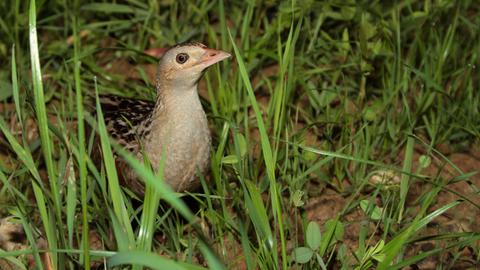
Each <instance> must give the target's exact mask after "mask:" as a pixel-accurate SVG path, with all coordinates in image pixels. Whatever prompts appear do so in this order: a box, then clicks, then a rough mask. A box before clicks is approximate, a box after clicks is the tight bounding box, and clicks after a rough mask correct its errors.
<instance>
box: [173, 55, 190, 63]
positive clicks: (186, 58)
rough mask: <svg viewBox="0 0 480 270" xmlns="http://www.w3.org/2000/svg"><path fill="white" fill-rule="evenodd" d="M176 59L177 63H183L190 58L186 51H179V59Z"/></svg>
mask: <svg viewBox="0 0 480 270" xmlns="http://www.w3.org/2000/svg"><path fill="white" fill-rule="evenodd" d="M176 60H177V63H179V64H183V63H185V62H187V60H188V54H186V53H179V54H177V59H176Z"/></svg>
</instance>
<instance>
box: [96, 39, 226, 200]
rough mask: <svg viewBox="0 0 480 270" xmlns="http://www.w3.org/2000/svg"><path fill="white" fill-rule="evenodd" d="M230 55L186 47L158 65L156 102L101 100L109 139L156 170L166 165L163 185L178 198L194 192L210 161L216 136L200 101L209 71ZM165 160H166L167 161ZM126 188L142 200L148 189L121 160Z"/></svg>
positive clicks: (192, 45)
mask: <svg viewBox="0 0 480 270" xmlns="http://www.w3.org/2000/svg"><path fill="white" fill-rule="evenodd" d="M230 57H231V54H230V53H228V52H225V51H221V50H216V49H210V48H208V47H207V46H205V45H204V44H202V43H198V42H187V43H181V44H177V45H175V46H172V47H171V48H169V49H168V50H166V51H165V53H164V54H163V56H162V57H161V59H160V60H159V63H158V68H157V74H156V83H155V88H156V98H155V101H146V100H139V99H132V98H124V97H120V96H113V95H101V96H100V97H99V102H100V105H101V109H102V113H103V115H104V121H105V126H106V129H107V132H108V134H109V135H110V136H111V137H112V138H113V139H114V140H116V141H117V143H118V144H119V145H121V146H122V147H123V148H124V149H126V150H128V151H130V152H131V153H132V154H133V155H134V156H136V158H137V159H139V160H144V155H146V157H148V160H149V162H150V164H151V166H152V168H153V169H154V171H156V170H158V166H159V164H160V162H163V166H164V167H163V168H164V169H163V179H164V181H165V182H166V183H167V184H168V185H169V186H170V187H171V188H172V190H173V191H175V192H185V191H193V190H195V189H196V188H198V186H199V184H200V181H199V179H198V178H197V172H200V173H204V172H205V171H206V169H207V167H208V165H209V161H210V147H211V135H210V130H209V128H208V121H207V117H206V114H205V111H204V109H203V107H202V104H201V102H200V98H199V95H198V91H197V90H198V82H199V80H200V79H201V78H202V76H203V74H204V72H205V71H206V69H207V68H208V67H210V66H212V65H214V64H215V63H218V62H220V61H223V60H225V59H227V58H230ZM162 158H163V160H162ZM115 163H116V167H117V172H119V178H120V180H121V183H122V185H124V186H126V187H128V188H129V189H130V190H132V191H133V192H134V193H136V194H138V195H144V192H145V186H144V184H143V182H142V181H141V180H139V177H138V175H137V174H136V173H135V171H134V170H133V169H132V168H130V166H128V165H127V163H126V161H125V160H123V159H122V158H119V157H116V160H115Z"/></svg>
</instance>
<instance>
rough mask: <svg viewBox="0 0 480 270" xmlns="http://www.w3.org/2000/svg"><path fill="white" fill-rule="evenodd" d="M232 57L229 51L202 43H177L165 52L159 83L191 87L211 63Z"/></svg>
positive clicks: (161, 63) (161, 61)
mask: <svg viewBox="0 0 480 270" xmlns="http://www.w3.org/2000/svg"><path fill="white" fill-rule="evenodd" d="M229 57H231V55H230V54H229V53H227V52H224V51H220V50H214V49H209V48H207V47H206V46H205V45H203V44H201V43H184V44H179V45H176V46H174V47H172V48H170V49H169V50H168V51H166V52H165V54H164V55H163V57H162V59H161V60H160V63H159V69H158V79H159V83H165V84H168V85H170V86H173V87H175V88H177V87H179V88H184V87H185V88H191V87H193V86H195V84H197V83H198V81H199V80H200V78H201V77H202V75H203V72H204V71H205V70H206V69H207V68H208V67H209V66H211V65H213V64H215V63H217V62H220V61H222V60H224V59H227V58H229Z"/></svg>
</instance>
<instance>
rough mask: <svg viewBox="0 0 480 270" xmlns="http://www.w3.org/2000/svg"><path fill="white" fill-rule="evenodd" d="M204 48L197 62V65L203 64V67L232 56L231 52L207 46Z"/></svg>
mask: <svg viewBox="0 0 480 270" xmlns="http://www.w3.org/2000/svg"><path fill="white" fill-rule="evenodd" d="M204 50H205V53H204V54H203V55H202V58H201V59H200V62H199V63H198V65H203V66H205V67H209V66H211V65H213V64H215V63H218V62H220V61H222V60H225V59H227V58H230V57H232V55H231V54H229V53H227V52H224V51H220V50H214V49H208V48H205V49H204Z"/></svg>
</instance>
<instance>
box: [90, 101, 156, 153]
mask: <svg viewBox="0 0 480 270" xmlns="http://www.w3.org/2000/svg"><path fill="white" fill-rule="evenodd" d="M99 101H100V105H101V107H102V112H103V117H104V119H105V124H106V127H107V131H108V133H109V135H110V136H111V137H113V138H115V139H116V140H117V141H118V142H119V143H120V144H121V145H123V146H127V148H128V145H129V144H130V143H132V142H136V141H137V138H138V136H140V135H142V134H139V133H140V132H141V131H142V130H143V127H144V126H145V125H147V124H148V123H147V122H148V121H150V115H151V113H152V111H153V109H154V107H155V103H154V102H152V101H146V100H137V99H130V98H124V97H120V96H113V95H100V96H99Z"/></svg>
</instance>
